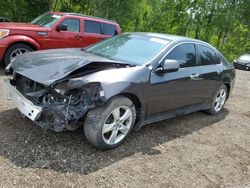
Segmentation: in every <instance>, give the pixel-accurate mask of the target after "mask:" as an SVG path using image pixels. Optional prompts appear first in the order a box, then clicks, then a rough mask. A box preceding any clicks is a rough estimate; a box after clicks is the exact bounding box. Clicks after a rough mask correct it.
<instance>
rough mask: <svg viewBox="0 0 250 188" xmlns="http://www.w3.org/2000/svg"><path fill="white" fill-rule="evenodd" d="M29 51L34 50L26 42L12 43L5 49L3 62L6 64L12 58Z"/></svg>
mask: <svg viewBox="0 0 250 188" xmlns="http://www.w3.org/2000/svg"><path fill="white" fill-rule="evenodd" d="M30 51H34V49H33V48H32V47H30V46H29V45H27V44H21V43H19V44H14V45H12V46H10V47H9V48H8V49H7V51H6V53H5V55H4V64H5V65H6V66H7V65H8V64H9V63H10V62H11V59H12V58H16V57H18V56H19V55H22V54H25V53H27V52H30Z"/></svg>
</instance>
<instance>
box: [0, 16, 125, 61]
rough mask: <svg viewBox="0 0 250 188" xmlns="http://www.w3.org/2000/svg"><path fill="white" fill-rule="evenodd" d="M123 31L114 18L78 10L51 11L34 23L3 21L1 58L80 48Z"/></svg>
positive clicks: (2, 59)
mask: <svg viewBox="0 0 250 188" xmlns="http://www.w3.org/2000/svg"><path fill="white" fill-rule="evenodd" d="M120 33H121V28H120V26H119V24H117V23H116V22H114V21H110V20H106V19H102V18H97V17H90V16H84V15H81V14H76V13H63V12H48V13H45V14H43V15H41V16H38V17H37V18H36V19H34V20H33V21H32V22H31V23H0V61H1V62H4V63H5V65H8V64H9V62H11V59H12V58H15V57H17V56H18V55H21V54H23V53H26V52H29V51H33V50H43V49H52V48H80V47H86V46H89V45H91V44H93V43H96V42H98V41H100V40H103V39H105V38H109V37H112V36H114V35H116V34H120Z"/></svg>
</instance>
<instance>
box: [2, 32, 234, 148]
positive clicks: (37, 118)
mask: <svg viewBox="0 0 250 188" xmlns="http://www.w3.org/2000/svg"><path fill="white" fill-rule="evenodd" d="M6 73H9V74H10V73H11V78H6V79H5V80H4V87H5V92H6V96H7V97H9V98H12V99H13V100H14V102H15V104H16V106H17V108H18V109H19V110H20V112H21V113H22V114H24V115H25V116H27V117H28V118H29V119H31V120H32V121H33V122H34V123H35V124H37V125H39V126H41V127H42V128H44V129H51V130H54V131H57V132H60V131H63V130H75V129H77V128H78V127H79V126H83V130H84V133H85V136H86V138H87V140H88V141H89V142H90V143H92V144H93V145H94V146H95V147H97V148H99V149H103V150H105V149H112V148H115V147H117V146H118V145H120V144H121V143H122V142H123V141H124V140H125V139H126V138H127V137H128V135H129V134H130V133H131V131H132V130H138V129H140V128H141V127H142V126H144V125H146V124H150V123H153V122H157V121H161V120H164V119H168V118H172V117H176V116H179V115H183V114H187V113H191V112H195V111H200V110H202V111H206V112H208V113H210V114H212V115H215V114H218V113H219V112H220V111H221V110H222V109H223V106H224V104H225V102H226V100H227V99H228V97H229V95H230V92H231V91H232V88H233V85H234V78H235V71H234V67H233V65H232V64H230V63H229V62H228V61H227V60H226V59H225V58H224V56H223V55H222V54H221V53H220V52H219V51H218V50H216V49H215V48H214V47H213V46H211V45H210V44H208V43H205V42H202V41H199V40H195V39H191V38H186V37H181V36H173V35H167V34H155V33H125V34H122V35H119V36H115V37H113V38H110V39H107V40H104V41H102V42H99V43H97V44H94V45H92V46H90V47H87V48H84V49H56V50H44V51H37V52H32V53H28V54H24V55H22V56H19V57H18V58H17V59H16V60H14V61H13V62H12V63H11V64H10V65H9V66H8V67H7V68H6Z"/></svg>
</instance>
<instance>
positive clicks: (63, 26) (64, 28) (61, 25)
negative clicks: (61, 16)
mask: <svg viewBox="0 0 250 188" xmlns="http://www.w3.org/2000/svg"><path fill="white" fill-rule="evenodd" d="M67 30H68V26H67V25H65V24H60V25H58V26H57V27H56V31H58V32H60V31H67Z"/></svg>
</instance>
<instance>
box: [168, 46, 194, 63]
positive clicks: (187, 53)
mask: <svg viewBox="0 0 250 188" xmlns="http://www.w3.org/2000/svg"><path fill="white" fill-rule="evenodd" d="M167 59H173V60H177V61H179V63H180V68H184V67H193V66H196V55H195V46H194V44H181V45H179V46H177V47H175V48H174V49H173V50H172V51H171V52H170V53H169V54H168V55H167Z"/></svg>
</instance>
